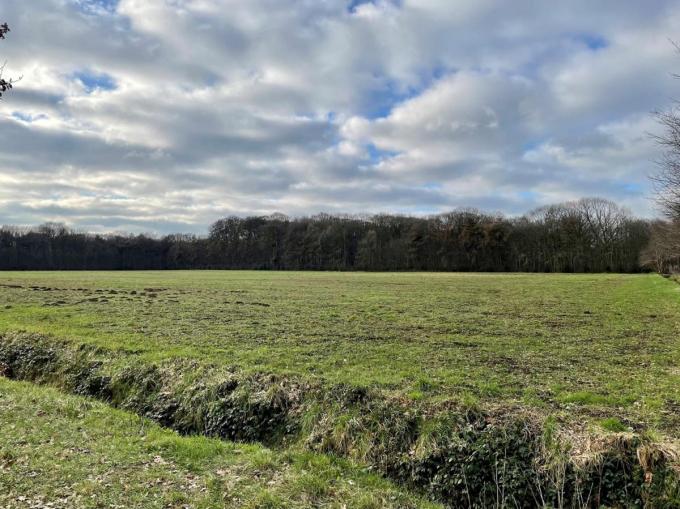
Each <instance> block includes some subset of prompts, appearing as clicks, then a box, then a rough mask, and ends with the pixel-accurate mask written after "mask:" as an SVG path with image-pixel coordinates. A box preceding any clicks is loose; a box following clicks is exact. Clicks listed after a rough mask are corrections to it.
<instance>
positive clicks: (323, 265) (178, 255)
mask: <svg viewBox="0 0 680 509" xmlns="http://www.w3.org/2000/svg"><path fill="white" fill-rule="evenodd" d="M655 227H656V226H655V223H653V222H650V221H647V220H642V219H638V218H635V217H632V216H631V215H630V214H629V213H627V212H626V211H625V210H624V209H622V208H621V207H619V206H617V205H616V204H615V203H613V202H610V201H607V200H603V199H598V198H589V199H582V200H579V201H575V202H568V203H562V204H557V205H551V206H547V207H543V208H540V209H538V210H535V211H533V212H531V213H529V214H526V215H524V216H522V217H505V216H503V215H501V214H489V213H484V212H481V211H478V210H473V209H466V210H456V211H452V212H448V213H444V214H438V215H433V216H429V217H413V216H405V215H388V214H380V215H374V216H348V215H345V216H340V215H329V214H319V215H315V216H311V217H300V218H289V217H287V216H284V215H282V214H274V215H270V216H259V217H245V218H242V217H236V216H232V217H227V218H224V219H220V220H218V221H216V222H215V223H214V224H213V225H212V226H211V227H210V231H209V233H208V235H205V236H197V235H186V234H175V235H167V236H163V237H154V236H150V235H113V234H111V235H95V234H89V233H83V232H78V231H75V230H72V229H69V228H67V227H65V226H63V225H60V224H45V225H42V226H39V227H36V228H19V227H8V226H5V227H2V228H0V269H2V270H10V269H11V270H29V269H30V270H124V269H126V270H129V269H271V270H368V271H383V270H384V271H409V270H411V271H417V270H429V271H489V272H494V271H509V272H515V271H522V272H638V271H642V270H645V266H644V265H643V264H642V263H641V254H642V253H644V250H645V247H646V246H647V245H648V243H649V240H650V238H651V236H652V234H653V232H654V228H655Z"/></svg>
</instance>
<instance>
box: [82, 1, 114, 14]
mask: <svg viewBox="0 0 680 509" xmlns="http://www.w3.org/2000/svg"><path fill="white" fill-rule="evenodd" d="M72 1H73V3H74V4H75V5H76V7H78V9H80V10H81V11H83V12H86V13H90V14H102V13H105V12H107V13H113V12H116V9H117V8H118V3H119V1H120V0H72Z"/></svg>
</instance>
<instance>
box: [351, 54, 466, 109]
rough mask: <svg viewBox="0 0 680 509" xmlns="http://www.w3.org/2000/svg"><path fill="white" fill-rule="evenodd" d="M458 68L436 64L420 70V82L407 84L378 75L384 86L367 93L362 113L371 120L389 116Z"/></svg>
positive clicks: (377, 77)
mask: <svg viewBox="0 0 680 509" xmlns="http://www.w3.org/2000/svg"><path fill="white" fill-rule="evenodd" d="M456 72H457V69H452V68H448V67H445V66H436V67H434V68H432V69H427V70H423V71H421V72H420V76H419V80H418V83H417V84H415V85H405V84H403V83H400V82H398V81H397V80H395V79H391V78H388V77H386V76H381V75H376V81H378V82H384V86H383V87H382V88H379V89H378V88H376V89H374V90H373V91H371V92H370V93H369V94H367V96H366V98H365V101H364V107H363V110H362V111H361V114H362V115H363V116H364V117H366V118H368V119H371V120H376V119H379V118H387V117H388V116H390V114H391V113H392V111H393V110H394V108H396V107H397V106H399V105H400V104H402V103H404V102H406V101H408V100H409V99H413V98H415V97H418V96H419V95H421V94H422V93H423V92H424V91H426V90H427V89H429V88H431V87H432V86H433V85H434V84H435V83H436V82H438V81H439V80H441V79H443V78H445V77H447V76H451V75H452V74H454V73H456Z"/></svg>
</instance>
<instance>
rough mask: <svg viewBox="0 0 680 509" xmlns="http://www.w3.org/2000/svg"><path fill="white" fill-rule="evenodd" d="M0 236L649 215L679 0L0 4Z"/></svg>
mask: <svg viewBox="0 0 680 509" xmlns="http://www.w3.org/2000/svg"><path fill="white" fill-rule="evenodd" d="M0 21H7V22H8V23H9V24H10V27H11V29H12V32H11V33H10V34H9V35H8V37H7V39H6V40H5V41H0V59H1V60H3V61H4V60H7V68H6V71H5V74H6V76H7V75H13V76H18V75H22V76H23V80H22V81H21V82H20V83H19V84H18V86H17V88H16V89H15V91H14V92H13V93H12V94H11V95H8V96H6V97H5V98H4V99H3V100H2V101H1V102H0V223H4V224H38V223H41V222H44V221H60V222H65V223H67V224H70V225H73V226H76V227H78V228H81V229H85V230H90V231H112V230H127V231H148V232H170V231H193V232H202V231H205V229H206V228H207V225H208V224H210V223H211V222H212V221H213V220H215V219H216V218H218V217H221V216H224V215H227V214H237V215H245V214H267V213H271V212H276V211H278V212H283V213H286V214H289V215H301V214H309V213H316V212H320V211H326V212H348V213H370V212H379V211H384V212H403V213H412V214H430V213H436V212H440V211H445V210H450V209H454V208H457V207H463V206H472V207H478V208H482V209H485V210H489V211H501V212H504V213H507V214H517V213H521V212H524V211H527V210H529V209H532V208H534V207H538V206H541V205H543V204H546V203H551V202H555V201H561V200H570V199H575V198H578V197H582V196H603V197H606V198H610V199H613V200H616V201H617V202H619V203H621V204H623V205H625V206H627V207H629V208H630V209H631V210H632V211H633V212H634V213H636V214H639V215H643V216H653V215H655V210H654V205H653V202H652V201H651V199H650V185H649V183H648V176H649V175H650V174H651V173H653V172H654V171H655V166H654V162H653V161H654V159H655V158H657V157H658V149H657V147H655V146H654V143H653V141H652V140H651V139H650V137H649V134H648V133H650V132H654V131H656V130H657V129H658V128H657V126H656V125H655V122H654V119H653V117H652V115H651V114H650V112H651V111H652V110H655V109H663V108H665V107H668V106H669V104H670V103H671V101H672V98H673V97H674V96H675V97H678V96H680V82H678V81H677V80H674V79H673V78H672V76H671V73H672V72H674V71H679V70H680V55H678V54H676V53H675V51H674V48H673V46H672V45H671V44H670V42H669V39H676V40H677V39H680V0H675V1H663V0H646V1H639V0H627V1H625V0H601V1H597V2H593V1H592V0H569V1H567V2H543V1H537V0H536V1H524V0H513V1H492V0H374V1H366V0H363V1H361V0H2V3H1V4H0Z"/></svg>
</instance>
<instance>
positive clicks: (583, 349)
mask: <svg viewBox="0 0 680 509" xmlns="http://www.w3.org/2000/svg"><path fill="white" fill-rule="evenodd" d="M0 285H2V286H0V302H2V303H3V304H4V305H2V306H0V331H14V330H26V331H33V332H41V333H47V334H52V335H54V336H57V337H64V338H69V339H74V340H77V341H82V342H86V343H95V344H97V345H100V346H103V347H105V348H110V349H116V350H118V349H122V350H127V351H132V352H135V353H136V354H138V355H140V356H142V357H144V358H146V359H149V360H158V359H161V358H165V357H184V358H187V357H188V358H195V359H199V360H201V361H203V362H209V363H217V364H221V365H226V366H233V367H235V368H238V369H241V370H246V371H261V372H265V373H268V372H276V373H293V374H298V375H302V376H305V377H314V378H321V379H323V380H324V381H326V382H328V383H338V382H345V383H350V384H357V385H377V386H380V387H381V388H383V389H385V390H387V391H397V392H399V393H404V394H407V395H409V396H410V397H411V398H413V399H422V398H425V399H435V400H438V399H450V398H463V399H466V400H482V401H485V400H495V401H499V400H508V399H512V400H519V401H521V402H523V403H525V404H528V405H532V406H539V407H541V406H544V405H549V406H553V407H556V408H561V407H563V406H564V405H578V406H580V407H585V408H586V409H591V410H592V409H598V410H599V411H600V412H602V413H603V414H617V415H619V414H624V415H627V416H628V417H629V418H630V419H633V420H634V421H636V422H637V423H638V424H640V425H644V426H651V427H661V428H663V429H664V430H665V431H666V432H668V433H670V434H672V435H674V436H676V437H680V434H678V433H679V432H680V430H678V429H677V425H678V423H677V422H676V421H674V420H673V419H671V417H672V416H670V415H666V413H664V410H669V409H670V410H675V409H676V408H677V406H678V405H680V369H679V368H678V366H679V365H680V286H678V285H676V284H674V283H672V282H670V281H667V280H664V279H662V278H660V277H658V276H655V275H514V274H513V275H496V274H488V275H487V274H356V273H350V274H347V273H339V274H333V273H330V274H329V273H276V272H273V273H272V272H165V273H161V272H139V273H115V272H114V273H92V272H89V273H3V274H2V276H1V277H0ZM621 409H624V410H623V411H622V410H621ZM605 417H606V416H605Z"/></svg>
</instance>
